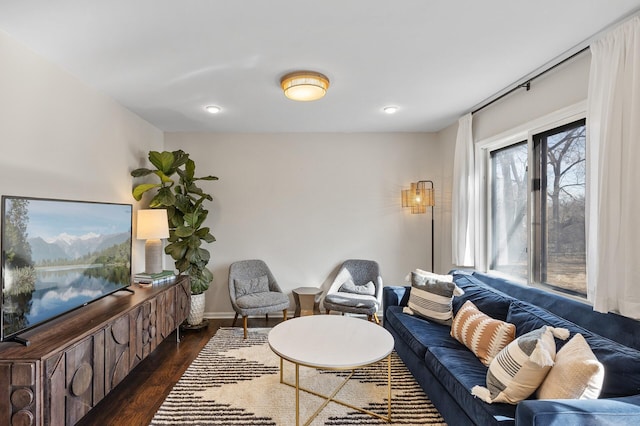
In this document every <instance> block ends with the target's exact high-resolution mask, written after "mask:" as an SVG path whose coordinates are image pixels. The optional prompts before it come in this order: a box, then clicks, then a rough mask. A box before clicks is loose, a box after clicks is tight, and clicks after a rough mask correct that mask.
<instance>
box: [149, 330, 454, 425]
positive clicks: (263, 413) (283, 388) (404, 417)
mask: <svg viewBox="0 0 640 426" xmlns="http://www.w3.org/2000/svg"><path fill="white" fill-rule="evenodd" d="M269 330H270V329H268V328H253V329H249V337H248V338H247V339H246V340H244V339H243V338H242V333H243V331H242V329H241V328H230V327H225V328H220V329H219V330H218V332H217V333H216V334H215V336H213V337H212V338H211V340H210V341H209V342H208V343H207V345H206V346H205V347H204V348H203V349H202V351H201V352H200V354H199V355H198V357H197V358H196V359H195V360H194V361H193V363H192V364H191V365H190V366H189V368H188V369H187V370H186V371H185V373H184V374H183V376H182V378H181V379H180V381H179V382H178V383H177V384H176V385H175V386H174V388H173V389H172V390H171V393H170V394H169V395H168V396H167V399H166V400H165V401H164V403H163V404H162V406H161V407H160V409H159V410H158V412H157V413H156V415H155V417H154V418H153V420H152V422H151V424H152V425H153V426H160V425H236V426H252V425H260V426H267V425H272V426H274V425H278V426H279V425H294V424H295V389H294V388H293V387H290V386H287V385H284V384H282V383H280V359H279V358H278V356H277V355H275V354H274V353H273V352H272V351H271V349H270V348H269V344H268V343H267V335H268V334H269ZM318 350H322V348H318ZM284 370H285V374H284V375H285V381H287V382H289V383H294V381H295V378H294V373H295V367H294V366H293V364H290V363H288V362H287V361H285V362H284ZM391 370H392V372H391V374H392V376H391V377H392V397H391V418H392V421H391V423H387V422H385V421H384V420H381V419H377V418H375V417H372V416H369V415H367V414H365V413H361V412H358V411H356V410H353V409H350V408H348V407H344V406H342V405H339V404H336V403H333V402H331V403H329V404H328V405H327V406H326V407H325V408H324V409H323V410H322V411H321V412H320V414H319V415H318V417H316V418H315V419H314V420H313V422H312V423H311V424H312V425H316V426H317V425H333V426H342V425H389V424H390V425H416V426H417V425H420V426H422V425H444V424H445V423H444V420H443V419H442V417H441V416H440V414H439V413H438V410H436V408H435V407H434V406H433V404H432V403H431V401H429V399H428V398H427V396H426V395H425V394H424V392H423V391H422V389H421V388H420V386H419V385H418V384H417V383H416V381H415V380H414V378H413V376H412V375H411V373H409V371H408V370H407V368H406V367H405V365H404V364H403V362H402V361H401V360H400V358H399V357H398V356H397V355H396V354H395V352H394V353H393V355H392V361H391ZM347 374H348V373H345V372H327V371H319V370H315V369H311V368H305V367H300V386H302V387H307V388H310V389H313V390H315V391H316V392H319V393H322V394H324V395H327V394H330V393H331V392H332V391H333V390H334V389H335V388H336V387H337V385H338V384H339V383H341V382H342V381H343V377H345V376H346V375H347ZM387 394H388V390H387V363H386V362H380V363H378V364H375V365H373V366H370V367H366V368H362V369H359V370H356V373H355V374H354V376H353V377H352V378H351V380H349V382H348V383H347V384H346V385H345V387H344V388H342V390H340V392H339V393H338V395H337V396H336V398H337V399H339V400H342V401H345V402H348V403H350V404H352V405H355V406H358V407H362V408H365V409H367V410H369V411H372V412H375V413H379V414H381V415H386V413H387ZM323 402H324V400H323V399H322V398H319V397H316V396H313V395H311V394H308V393H306V392H302V391H301V392H300V423H301V424H302V423H304V422H305V421H306V420H307V419H308V418H309V416H311V415H312V414H313V413H314V412H315V411H316V409H317V408H318V407H319V406H320V405H322V403H323Z"/></svg>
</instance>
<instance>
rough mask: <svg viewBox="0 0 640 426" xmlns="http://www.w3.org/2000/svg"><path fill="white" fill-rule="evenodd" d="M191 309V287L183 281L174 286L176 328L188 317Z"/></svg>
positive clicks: (187, 281) (186, 281) (187, 282)
mask: <svg viewBox="0 0 640 426" xmlns="http://www.w3.org/2000/svg"><path fill="white" fill-rule="evenodd" d="M190 309H191V286H190V285H189V280H184V281H183V282H182V283H181V285H178V286H176V325H175V326H176V327H178V326H179V325H180V324H182V323H183V322H184V321H185V320H186V319H187V317H188V316H189V310H190Z"/></svg>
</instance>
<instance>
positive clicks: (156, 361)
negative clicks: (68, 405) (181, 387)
mask: <svg viewBox="0 0 640 426" xmlns="http://www.w3.org/2000/svg"><path fill="white" fill-rule="evenodd" d="M280 321H282V318H270V319H269V320H268V321H267V320H266V319H265V318H250V319H249V328H251V327H273V326H274V325H276V324H278V323H279V322H280ZM232 322H233V321H232V320H231V319H228V320H226V319H225V320H215V319H212V320H209V325H208V327H207V328H204V329H202V330H187V331H180V342H179V343H178V342H176V335H175V332H173V334H171V335H170V336H169V337H168V338H167V339H166V340H165V341H164V342H162V343H161V344H160V345H159V346H158V348H157V349H156V350H155V351H154V352H153V353H152V354H151V355H149V356H148V357H147V358H146V359H144V360H143V361H142V362H141V363H140V364H139V365H138V366H137V367H136V368H134V369H133V370H132V371H131V373H129V375H128V376H127V377H126V378H125V379H124V380H123V381H122V382H121V383H120V384H118V386H117V387H116V388H115V389H113V390H112V391H111V392H110V393H109V394H108V395H107V396H106V397H105V398H104V399H103V400H102V401H100V403H99V404H98V405H97V406H96V407H95V408H94V409H93V410H91V411H90V412H89V414H87V415H86V416H85V417H83V418H82V419H81V420H80V422H79V423H77V424H78V425H81V426H88V425H91V426H93V425H100V426H107V425H118V426H125V425H126V426H136V425H148V424H149V423H150V422H151V419H152V418H153V416H154V415H155V413H156V411H157V410H158V408H159V407H160V405H162V402H163V401H164V400H165V398H166V397H167V395H168V394H169V392H170V391H171V389H172V388H173V386H174V385H175V384H176V382H177V381H178V380H179V379H180V377H181V376H182V373H184V371H185V370H186V369H187V367H188V366H189V364H191V361H193V360H194V359H195V358H196V356H198V353H200V350H201V349H202V348H203V347H204V345H205V344H206V343H207V342H208V341H209V339H211V337H212V336H213V335H214V334H215V333H216V331H217V330H218V328H220V327H230V326H231V323H232ZM241 324H242V320H241V319H238V321H237V322H236V326H241Z"/></svg>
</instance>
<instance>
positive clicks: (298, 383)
mask: <svg viewBox="0 0 640 426" xmlns="http://www.w3.org/2000/svg"><path fill="white" fill-rule="evenodd" d="M296 426H300V365H299V364H298V363H297V362H296Z"/></svg>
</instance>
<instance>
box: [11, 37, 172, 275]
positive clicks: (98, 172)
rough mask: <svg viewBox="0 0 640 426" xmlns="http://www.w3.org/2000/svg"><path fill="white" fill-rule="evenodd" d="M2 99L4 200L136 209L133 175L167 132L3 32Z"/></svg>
mask: <svg viewBox="0 0 640 426" xmlns="http://www.w3.org/2000/svg"><path fill="white" fill-rule="evenodd" d="M0 94H1V95H0V149H1V150H2V155H1V156H0V194H2V195H19V196H22V195H23V196H32V197H45V198H60V199H72V200H87V201H105V202H118V203H135V200H134V199H133V198H132V197H131V187H132V178H131V176H130V175H129V172H130V171H131V170H132V169H134V168H136V167H140V166H142V165H144V163H145V158H146V153H147V152H148V151H149V150H150V149H156V150H158V149H162V145H163V134H162V132H161V131H160V130H158V129H157V128H155V127H153V126H151V125H150V124H149V123H147V122H146V121H144V120H142V119H141V118H139V117H138V116H136V115H134V114H133V113H131V112H130V111H128V110H127V109H125V108H123V107H121V106H120V105H118V104H117V103H115V102H114V101H113V100H112V99H110V98H108V97H107V96H105V95H103V94H101V93H98V92H97V91H95V90H93V89H91V88H89V87H87V86H86V85H84V84H83V83H81V82H80V81H79V80H77V79H75V78H74V77H73V76H71V75H69V74H68V73H66V72H65V71H63V70H61V69H60V68H58V67H56V66H54V65H52V64H51V63H49V62H47V61H46V60H44V59H43V58H41V57H40V56H38V55H36V54H34V53H33V52H31V51H30V50H28V49H27V48H26V47H24V46H23V45H21V44H20V43H18V42H16V41H15V40H13V39H11V38H10V37H9V36H7V35H6V34H4V33H2V32H0ZM134 247H135V250H134V259H133V262H134V263H133V268H134V271H137V270H142V269H144V243H143V242H137V241H135V240H134Z"/></svg>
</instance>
